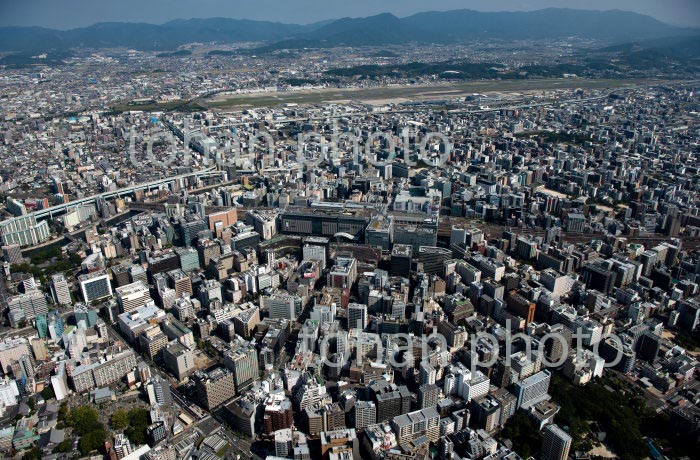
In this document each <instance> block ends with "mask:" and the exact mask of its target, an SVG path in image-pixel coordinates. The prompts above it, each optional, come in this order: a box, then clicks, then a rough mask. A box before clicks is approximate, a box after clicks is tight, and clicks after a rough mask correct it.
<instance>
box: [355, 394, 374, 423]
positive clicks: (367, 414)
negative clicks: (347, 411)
mask: <svg viewBox="0 0 700 460" xmlns="http://www.w3.org/2000/svg"><path fill="white" fill-rule="evenodd" d="M375 423H377V406H375V404H374V403H373V402H372V401H357V402H356V403H355V429H356V430H361V429H363V428H366V427H368V426H370V425H374V424H375Z"/></svg>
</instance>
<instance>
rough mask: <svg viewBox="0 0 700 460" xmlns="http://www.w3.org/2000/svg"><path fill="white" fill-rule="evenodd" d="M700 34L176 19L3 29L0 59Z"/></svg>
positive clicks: (587, 21)
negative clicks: (82, 52) (53, 53)
mask: <svg viewBox="0 0 700 460" xmlns="http://www.w3.org/2000/svg"><path fill="white" fill-rule="evenodd" d="M698 34H700V31H699V30H697V29H685V28H679V27H675V26H671V25H668V24H665V23H663V22H661V21H658V20H656V19H654V18H652V17H649V16H645V15H642V14H638V13H631V12H626V11H619V10H610V11H589V10H573V9H561V8H548V9H544V10H537V11H528V12H494V13H492V12H479V11H473V10H454V11H445V12H438V11H432V12H425V13H417V14H414V15H412V16H408V17H405V18H398V17H396V16H394V15H392V14H389V13H384V14H379V15H376V16H370V17H365V18H342V19H337V20H334V21H323V22H320V23H316V24H310V25H297V24H284V23H277V22H268V21H253V20H247V19H229V18H208V19H178V20H174V21H170V22H167V23H165V24H161V25H154V24H146V23H117V22H105V23H99V24H94V25H92V26H89V27H81V28H77V29H71V30H65V31H62V30H54V29H47V28H42V27H0V51H42V50H48V49H57V50H60V49H64V50H65V49H70V48H78V47H91V48H110V47H126V48H134V49H139V50H160V51H162V50H173V49H176V48H177V47H179V46H181V45H184V44H187V43H194V42H204V43H210V42H215V43H236V42H251V41H261V42H267V43H268V45H267V46H266V47H265V48H264V49H263V50H272V49H282V48H292V49H294V48H303V47H333V46H381V45H392V44H404V43H411V42H417V43H453V42H460V41H466V40H479V39H508V40H515V39H558V38H565V37H574V36H577V37H582V38H592V39H601V40H608V41H610V42H611V43H615V42H618V43H619V42H622V41H627V42H630V41H635V40H647V39H654V38H661V37H669V36H681V35H698Z"/></svg>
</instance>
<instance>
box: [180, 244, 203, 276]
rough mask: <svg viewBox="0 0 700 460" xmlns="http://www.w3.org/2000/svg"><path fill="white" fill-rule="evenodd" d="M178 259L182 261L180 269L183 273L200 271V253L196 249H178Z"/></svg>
mask: <svg viewBox="0 0 700 460" xmlns="http://www.w3.org/2000/svg"><path fill="white" fill-rule="evenodd" d="M175 253H176V254H177V257H178V259H180V268H181V269H182V271H183V272H185V273H188V272H191V271H193V270H199V269H200V266H199V253H198V252H197V250H196V249H195V248H192V247H186V248H177V249H175Z"/></svg>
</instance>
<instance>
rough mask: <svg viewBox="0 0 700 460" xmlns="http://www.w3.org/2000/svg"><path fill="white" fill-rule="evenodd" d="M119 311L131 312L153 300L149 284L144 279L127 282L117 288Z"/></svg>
mask: <svg viewBox="0 0 700 460" xmlns="http://www.w3.org/2000/svg"><path fill="white" fill-rule="evenodd" d="M116 293H117V303H118V304H119V311H120V312H122V313H129V312H130V311H133V310H136V309H137V308H141V307H143V306H144V305H146V304H147V303H149V302H152V301H153V299H151V295H150V293H149V290H148V284H146V283H145V282H143V281H137V282H135V283H131V284H127V285H126V286H121V287H118V288H117V289H116Z"/></svg>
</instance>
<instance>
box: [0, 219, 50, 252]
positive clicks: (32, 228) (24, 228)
mask: <svg viewBox="0 0 700 460" xmlns="http://www.w3.org/2000/svg"><path fill="white" fill-rule="evenodd" d="M50 236H51V230H50V229H49V222H48V221H46V220H42V221H41V222H37V221H36V217H35V216H34V215H33V214H28V215H25V216H20V217H15V218H12V219H7V220H5V221H3V222H0V237H2V243H3V245H5V246H11V245H14V244H16V245H19V246H36V245H37V244H39V243H41V242H43V241H46V240H47V239H49V237H50Z"/></svg>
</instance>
